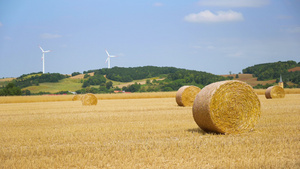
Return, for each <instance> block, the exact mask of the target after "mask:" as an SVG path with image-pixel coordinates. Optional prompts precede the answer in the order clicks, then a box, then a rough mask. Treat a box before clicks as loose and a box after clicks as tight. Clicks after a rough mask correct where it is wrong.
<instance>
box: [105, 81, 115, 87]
mask: <svg viewBox="0 0 300 169" xmlns="http://www.w3.org/2000/svg"><path fill="white" fill-rule="evenodd" d="M105 86H106V88H107V89H110V88H112V87H113V83H112V82H111V81H109V82H106V84H105Z"/></svg>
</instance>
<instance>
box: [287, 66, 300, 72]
mask: <svg viewBox="0 0 300 169" xmlns="http://www.w3.org/2000/svg"><path fill="white" fill-rule="evenodd" d="M288 71H289V72H296V71H300V67H294V68H292V69H289V70H288Z"/></svg>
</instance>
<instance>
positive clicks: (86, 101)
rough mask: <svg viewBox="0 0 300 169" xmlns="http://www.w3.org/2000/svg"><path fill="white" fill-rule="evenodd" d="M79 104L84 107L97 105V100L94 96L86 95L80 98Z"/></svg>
mask: <svg viewBox="0 0 300 169" xmlns="http://www.w3.org/2000/svg"><path fill="white" fill-rule="evenodd" d="M81 102H82V105H84V106H89V105H97V103H98V99H97V97H96V96H95V95H93V94H91V93H88V94H85V95H84V96H83V97H82V99H81Z"/></svg>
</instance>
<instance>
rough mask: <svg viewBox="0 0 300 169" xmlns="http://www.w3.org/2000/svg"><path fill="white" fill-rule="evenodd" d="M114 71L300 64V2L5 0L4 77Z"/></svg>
mask: <svg viewBox="0 0 300 169" xmlns="http://www.w3.org/2000/svg"><path fill="white" fill-rule="evenodd" d="M39 45H41V46H42V48H43V49H44V50H52V52H50V53H46V54H45V71H46V72H50V73H63V74H71V73H73V72H81V73H82V72H83V71H86V70H92V69H100V68H106V67H107V64H105V60H106V58H107V55H106V53H105V49H107V50H108V51H109V53H110V54H111V55H117V56H119V57H117V58H112V59H111V66H112V67H113V66H118V67H136V66H146V65H153V66H173V67H178V68H185V69H190V70H198V71H205V72H209V73H213V74H219V75H221V74H228V73H229V71H231V72H232V73H238V72H242V69H243V68H246V67H248V66H252V65H255V64H260V63H266V62H277V61H287V60H294V61H297V62H299V61H300V0H190V1H171V0H168V1H167V0H161V1H159V0H157V1H154V0H146V1H141V0H130V1H120V0H85V1H82V0H51V1H40V0H22V1H19V0H9V1H7V0H0V78H1V77H18V76H20V75H22V74H27V73H32V72H39V71H42V61H41V57H42V53H41V50H40V49H39V47H38V46H39Z"/></svg>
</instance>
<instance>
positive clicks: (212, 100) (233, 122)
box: [193, 80, 261, 133]
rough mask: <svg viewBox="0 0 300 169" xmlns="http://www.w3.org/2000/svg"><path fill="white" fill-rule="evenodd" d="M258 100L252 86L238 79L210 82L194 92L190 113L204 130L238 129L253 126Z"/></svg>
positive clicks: (258, 115)
mask: <svg viewBox="0 0 300 169" xmlns="http://www.w3.org/2000/svg"><path fill="white" fill-rule="evenodd" d="M260 113H261V110H260V101H259V99H258V97H257V95H256V93H255V92H254V90H253V88H252V87H251V86H250V85H248V84H246V83H244V82H241V81H238V80H228V81H221V82H216V83H212V84H210V85H208V86H206V87H204V88H203V89H202V90H201V91H200V92H199V93H198V95H197V96H196V99H195V101H194V105H193V117H194V120H195V122H196V123H197V124H198V126H199V127H200V128H201V129H202V130H204V131H206V132H216V133H241V132H246V131H251V130H253V129H254V126H255V124H256V123H257V120H258V118H259V117H260Z"/></svg>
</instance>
